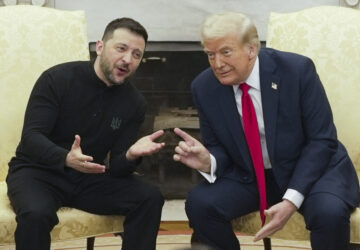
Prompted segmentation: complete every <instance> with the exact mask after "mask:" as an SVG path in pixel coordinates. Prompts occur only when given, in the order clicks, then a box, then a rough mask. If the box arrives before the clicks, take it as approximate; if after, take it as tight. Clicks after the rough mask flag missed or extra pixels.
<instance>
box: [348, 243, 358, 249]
mask: <svg viewBox="0 0 360 250" xmlns="http://www.w3.org/2000/svg"><path fill="white" fill-rule="evenodd" d="M349 250H360V244H357V243H350V246H349Z"/></svg>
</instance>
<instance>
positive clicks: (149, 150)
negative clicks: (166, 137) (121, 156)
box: [126, 130, 165, 161]
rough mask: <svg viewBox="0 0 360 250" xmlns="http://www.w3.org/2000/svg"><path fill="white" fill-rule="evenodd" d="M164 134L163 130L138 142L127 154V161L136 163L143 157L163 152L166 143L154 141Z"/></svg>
mask: <svg viewBox="0 0 360 250" xmlns="http://www.w3.org/2000/svg"><path fill="white" fill-rule="evenodd" d="M163 134H164V131H163V130H158V131H156V132H154V133H153V134H151V135H147V136H144V137H142V138H140V139H139V140H137V141H136V142H135V143H134V144H133V145H132V146H131V147H130V148H129V150H128V151H127V152H126V159H128V160H129V161H134V160H136V159H137V158H139V157H141V156H145V155H151V154H153V153H156V152H158V151H159V150H161V149H162V148H163V147H164V146H165V143H164V142H161V143H157V142H154V140H155V139H157V138H159V137H160V136H162V135H163Z"/></svg>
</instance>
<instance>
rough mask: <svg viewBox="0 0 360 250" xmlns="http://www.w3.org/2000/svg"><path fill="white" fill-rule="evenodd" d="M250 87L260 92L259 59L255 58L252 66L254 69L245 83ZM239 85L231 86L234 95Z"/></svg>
mask: <svg viewBox="0 0 360 250" xmlns="http://www.w3.org/2000/svg"><path fill="white" fill-rule="evenodd" d="M245 82H246V83H247V84H248V85H249V86H250V87H252V88H254V89H257V90H259V91H260V75H259V57H256V61H255V64H254V67H253V69H252V71H251V73H250V75H249V77H248V79H246V81H245ZM240 84H241V83H239V84H236V85H233V88H234V93H236V92H237V91H238V90H239V86H240Z"/></svg>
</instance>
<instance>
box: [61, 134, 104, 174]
mask: <svg viewBox="0 0 360 250" xmlns="http://www.w3.org/2000/svg"><path fill="white" fill-rule="evenodd" d="M80 141H81V139H80V136H79V135H75V140H74V143H73V145H72V146H71V150H70V152H69V153H68V154H67V156H66V160H65V165H66V166H68V167H70V168H73V169H75V170H77V171H80V172H83V173H104V172H105V166H104V165H100V164H97V163H93V162H92V161H93V158H92V156H88V155H84V154H83V153H82V150H81V147H80Z"/></svg>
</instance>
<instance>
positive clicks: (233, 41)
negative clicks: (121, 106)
mask: <svg viewBox="0 0 360 250" xmlns="http://www.w3.org/2000/svg"><path fill="white" fill-rule="evenodd" d="M201 32H202V33H201V35H202V43H203V45H204V50H205V52H206V53H207V55H208V59H209V63H210V66H211V68H209V69H207V70H205V71H204V72H202V73H201V74H200V75H199V76H197V77H196V79H195V80H194V81H193V83H192V94H193V98H194V102H195V104H196V107H197V109H198V112H199V117H200V127H201V134H202V140H203V143H204V146H203V144H201V143H200V142H199V141H197V140H196V139H195V138H193V137H191V136H190V135H188V134H186V133H185V132H184V131H182V130H180V129H178V128H176V129H175V133H177V134H178V135H180V136H181V137H182V138H183V139H184V141H181V142H179V145H178V146H177V147H176V148H175V152H176V153H175V155H174V160H176V161H181V162H182V163H184V164H186V165H187V166H189V167H191V168H194V169H197V170H199V171H200V173H201V174H202V175H203V176H204V177H205V178H206V179H207V181H204V182H203V183H201V184H199V185H198V186H197V187H196V188H195V189H193V190H192V191H191V192H190V193H189V196H188V198H187V202H186V212H187V215H188V217H189V220H190V224H191V226H192V227H193V228H194V231H195V234H196V236H197V238H198V239H199V241H200V242H202V243H204V244H207V245H209V246H212V247H213V248H214V249H222V250H224V249H239V248H240V246H239V242H238V240H237V238H236V236H235V234H234V232H233V230H232V226H231V220H232V219H234V218H236V217H239V216H243V215H246V214H248V213H250V212H253V211H256V210H259V209H260V212H261V215H262V219H263V224H264V222H265V217H266V216H271V218H272V219H271V221H270V222H269V223H268V224H266V225H265V226H264V227H263V228H262V229H261V230H260V231H259V232H258V233H257V234H256V236H255V240H259V239H262V238H264V237H266V236H268V235H271V234H273V233H274V232H276V231H277V230H279V229H281V228H282V227H283V226H284V225H285V224H286V222H287V221H288V219H289V218H290V217H291V216H292V215H293V213H294V212H295V211H298V212H300V213H301V214H302V215H303V216H304V219H305V222H306V226H307V228H308V229H309V230H310V231H311V245H312V248H313V249H334V250H340V249H344V250H345V249H347V248H348V243H349V238H350V213H351V211H352V210H353V209H354V207H356V206H357V205H358V203H359V182H358V178H357V175H356V172H355V169H354V166H353V164H352V162H351V160H350V158H349V156H348V154H347V152H346V149H345V148H344V146H343V145H342V144H341V143H340V142H339V141H338V139H337V135H336V128H335V125H334V123H333V117H332V112H331V108H330V105H329V103H328V100H327V97H326V94H325V91H324V88H323V86H322V84H321V82H320V79H319V77H318V75H317V73H316V69H315V66H314V64H313V62H312V61H311V60H310V59H309V58H306V57H304V56H301V55H297V54H293V53H287V52H281V51H277V50H273V49H265V48H264V49H261V50H260V43H259V39H258V34H257V30H256V27H255V26H254V24H253V23H252V22H251V21H250V20H249V18H248V17H246V16H245V15H242V14H240V13H230V12H229V13H222V14H215V15H212V16H210V17H208V18H207V19H206V20H205V22H204V24H203V27H202V31H201ZM248 97H250V99H251V101H249V99H247V98H248ZM249 102H250V103H251V104H249ZM253 111H255V112H253ZM255 113H256V114H255ZM249 114H250V115H249ZM251 114H252V116H251ZM254 117H255V121H256V123H255V125H254V123H251V122H250V123H249V120H251V121H253V120H254V119H253V118H254ZM249 124H250V125H249ZM254 127H256V129H255V130H254ZM254 133H255V134H256V133H257V135H254ZM254 138H255V139H254ZM254 145H255V146H254ZM258 152H260V154H259V153H258ZM259 166H260V167H259ZM255 169H256V170H255ZM259 204H260V205H259Z"/></svg>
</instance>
